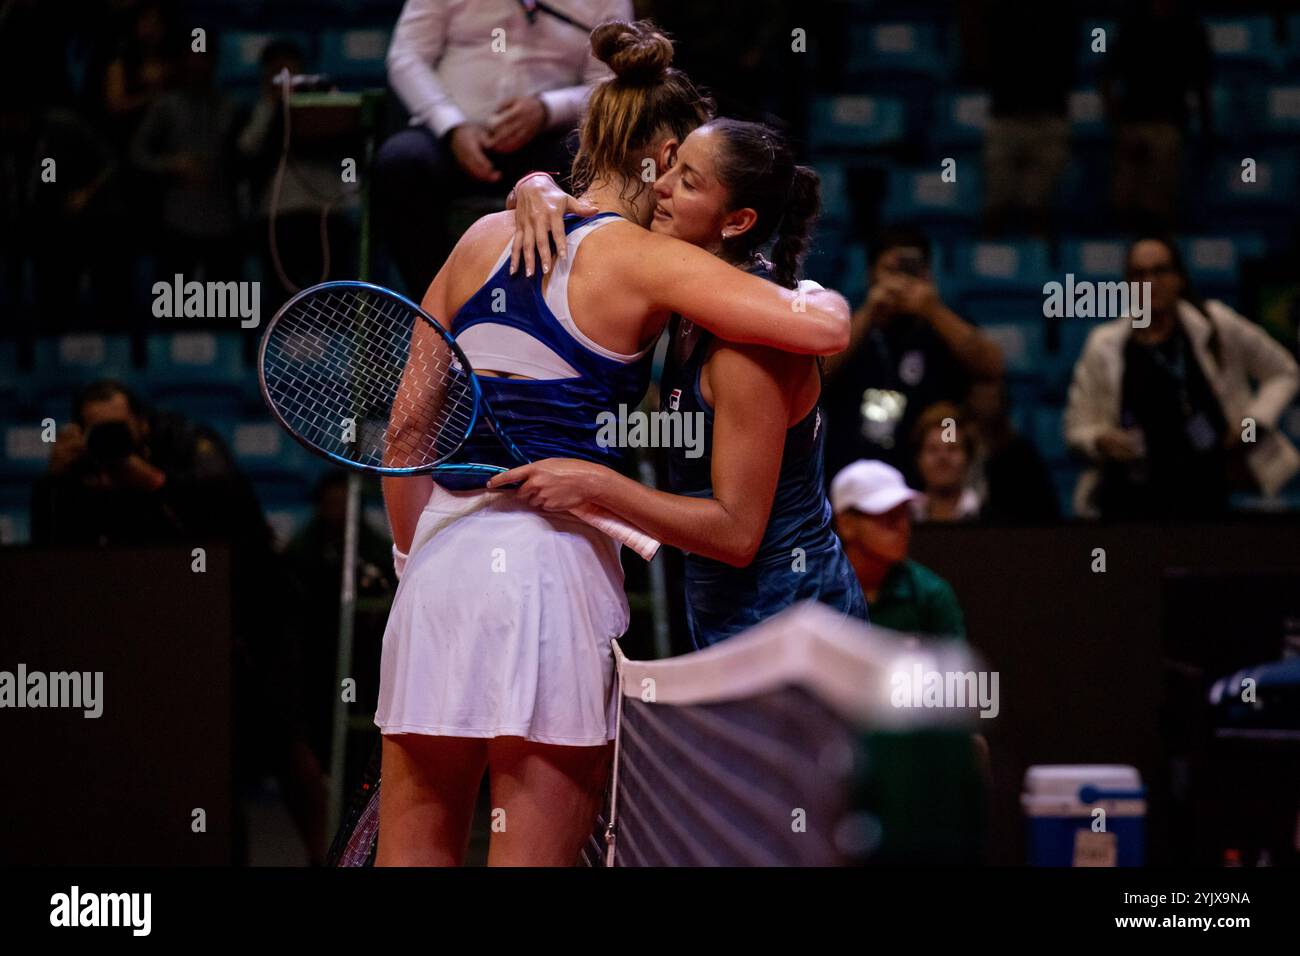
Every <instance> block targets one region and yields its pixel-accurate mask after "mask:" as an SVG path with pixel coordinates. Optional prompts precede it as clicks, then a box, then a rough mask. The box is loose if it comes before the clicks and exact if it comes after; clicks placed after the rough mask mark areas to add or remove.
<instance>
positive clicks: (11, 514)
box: [0, 484, 32, 545]
mask: <svg viewBox="0 0 1300 956" xmlns="http://www.w3.org/2000/svg"><path fill="white" fill-rule="evenodd" d="M31 540H32V508H31V488H30V486H29V485H27V484H6V485H4V486H2V487H0V545H17V544H28V543H29V542H30V541H31Z"/></svg>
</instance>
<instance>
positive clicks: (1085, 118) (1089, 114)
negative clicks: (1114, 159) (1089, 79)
mask: <svg viewBox="0 0 1300 956" xmlns="http://www.w3.org/2000/svg"><path fill="white" fill-rule="evenodd" d="M1068 110H1069V114H1068V115H1069V117H1070V136H1071V138H1072V139H1073V141H1074V142H1076V143H1077V142H1099V141H1101V140H1104V139H1107V138H1108V137H1109V136H1110V129H1109V127H1108V126H1107V124H1106V106H1105V103H1104V101H1103V100H1102V98H1101V90H1099V89H1097V88H1096V87H1087V88H1085V89H1078V90H1071V91H1070V101H1069V107H1068Z"/></svg>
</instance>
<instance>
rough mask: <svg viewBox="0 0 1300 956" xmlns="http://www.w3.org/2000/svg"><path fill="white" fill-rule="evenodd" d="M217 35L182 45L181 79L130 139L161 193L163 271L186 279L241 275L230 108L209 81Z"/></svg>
mask: <svg viewBox="0 0 1300 956" xmlns="http://www.w3.org/2000/svg"><path fill="white" fill-rule="evenodd" d="M216 45H217V39H216V36H215V35H214V34H209V36H208V44H207V47H208V48H207V51H206V52H198V51H195V50H192V49H187V51H186V53H185V55H184V57H183V58H182V60H181V64H180V83H179V85H178V86H177V88H176V89H173V90H169V91H167V92H166V93H163V94H162V95H161V96H159V97H158V98H157V99H156V100H155V101H154V102H153V104H152V105H151V106H150V107H149V110H148V112H147V113H146V114H145V117H144V119H143V121H141V123H140V128H139V129H138V130H136V134H135V138H134V140H133V142H132V144H131V159H132V161H133V162H134V163H135V165H136V167H137V168H138V169H140V170H141V171H142V172H143V173H145V174H146V175H148V176H150V177H152V179H153V181H154V183H155V188H156V189H157V190H158V191H159V192H160V193H161V195H162V227H163V235H162V237H161V247H160V251H159V258H160V264H161V267H162V268H161V272H162V275H163V276H164V277H166V278H167V279H170V278H171V277H172V276H173V275H175V274H176V273H180V274H182V275H183V276H184V277H185V280H186V281H189V280H191V279H196V280H199V281H206V280H214V281H218V282H229V281H233V280H237V279H239V278H240V275H241V272H242V258H243V257H242V255H241V252H240V249H239V246H238V243H237V242H236V241H235V236H236V229H237V227H238V225H239V220H238V215H237V209H236V205H235V177H234V175H233V174H232V171H233V167H234V151H233V146H234V142H233V140H234V135H235V108H234V105H233V104H232V103H231V101H230V99H229V98H228V97H227V96H226V95H225V93H223V92H221V91H220V90H218V89H216V88H215V87H214V86H213V83H212V76H213V72H214V71H215V69H216V60H217V50H216Z"/></svg>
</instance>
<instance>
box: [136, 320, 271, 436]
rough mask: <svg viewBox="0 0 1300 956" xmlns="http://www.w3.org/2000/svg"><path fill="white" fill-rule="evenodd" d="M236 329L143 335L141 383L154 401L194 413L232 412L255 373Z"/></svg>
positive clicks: (238, 408)
mask: <svg viewBox="0 0 1300 956" xmlns="http://www.w3.org/2000/svg"><path fill="white" fill-rule="evenodd" d="M243 347H244V343H243V340H242V338H241V336H240V334H239V333H237V332H207V331H196V332H160V333H155V334H152V335H150V336H149V337H148V338H147V339H146V340H145V354H146V357H147V362H148V364H147V366H146V370H145V374H144V377H143V382H144V386H145V387H146V388H147V389H148V391H149V394H150V396H151V398H152V399H153V400H154V401H155V402H156V403H157V404H160V405H164V406H167V407H169V408H172V409H174V410H176V411H181V412H184V413H185V414H188V415H190V416H192V417H195V418H208V417H211V416H213V415H232V414H238V413H239V412H240V411H241V410H242V405H243V404H244V401H245V399H246V398H247V397H248V396H249V395H250V393H251V391H252V390H253V389H251V388H250V385H251V383H253V381H254V380H255V378H256V373H255V372H254V371H253V369H252V368H250V367H248V366H247V365H245V363H244V360H243Z"/></svg>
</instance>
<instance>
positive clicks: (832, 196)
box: [813, 160, 853, 231]
mask: <svg viewBox="0 0 1300 956" xmlns="http://www.w3.org/2000/svg"><path fill="white" fill-rule="evenodd" d="M813 168H814V169H816V170H817V175H818V176H820V177H821V181H822V182H821V190H822V211H821V217H820V225H821V227H822V228H824V227H826V226H831V225H835V226H844V225H847V224H848V223H849V221H850V219H851V218H852V216H853V208H852V205H851V204H850V202H849V190H848V179H847V175H846V174H845V170H844V164H843V163H838V162H834V161H832V160H822V161H819V162H817V163H814V164H813ZM819 231H820V230H819Z"/></svg>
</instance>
